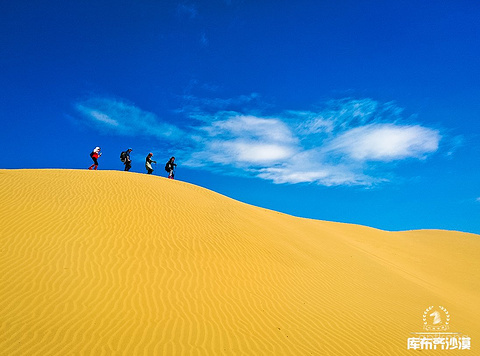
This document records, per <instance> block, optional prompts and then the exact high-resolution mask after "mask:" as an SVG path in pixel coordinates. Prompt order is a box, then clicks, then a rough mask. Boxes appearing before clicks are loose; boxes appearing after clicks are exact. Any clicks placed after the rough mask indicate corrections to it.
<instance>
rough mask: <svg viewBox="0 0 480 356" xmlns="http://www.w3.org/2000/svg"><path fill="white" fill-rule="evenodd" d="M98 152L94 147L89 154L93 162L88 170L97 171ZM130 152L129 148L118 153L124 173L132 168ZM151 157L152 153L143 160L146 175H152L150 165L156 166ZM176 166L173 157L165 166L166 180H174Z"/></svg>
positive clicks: (100, 153)
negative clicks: (123, 166)
mask: <svg viewBox="0 0 480 356" xmlns="http://www.w3.org/2000/svg"><path fill="white" fill-rule="evenodd" d="M100 151H101V149H100V147H95V148H94V149H93V151H92V152H91V153H90V157H91V158H92V160H93V164H92V165H91V166H90V167H88V169H90V170H91V169H94V170H97V168H98V158H100V156H101V155H102V152H100ZM132 151H133V150H132V149H131V148H128V149H127V150H126V151H122V153H120V160H121V161H122V162H123V164H124V165H125V171H129V170H130V168H132V160H131V159H130V152H132ZM152 157H153V153H152V152H150V153H149V154H148V155H147V157H146V158H145V168H146V169H147V174H152V173H153V167H152V163H155V164H157V161H154V160H153V159H152ZM176 166H177V164H176V163H175V157H171V158H170V159H169V160H168V162H167V163H166V164H165V171H167V172H168V178H170V179H174V177H175V167H176Z"/></svg>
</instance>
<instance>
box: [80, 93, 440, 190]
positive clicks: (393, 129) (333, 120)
mask: <svg viewBox="0 0 480 356" xmlns="http://www.w3.org/2000/svg"><path fill="white" fill-rule="evenodd" d="M183 99H184V104H185V105H184V107H183V108H181V109H180V110H177V111H176V115H184V116H186V119H187V120H188V119H189V120H190V121H191V126H190V127H188V128H185V125H184V127H183V129H182V128H180V127H178V126H175V125H171V124H168V123H166V122H165V121H164V120H161V119H160V118H159V117H157V116H156V115H155V114H153V113H149V112H146V111H143V110H141V109H139V108H137V107H136V106H134V105H132V104H128V103H125V102H123V101H119V100H111V99H104V98H93V99H90V100H87V101H84V102H81V103H78V104H77V105H76V108H77V110H78V112H79V113H81V114H82V117H83V119H84V121H86V122H88V123H90V124H92V125H94V126H95V127H97V126H98V127H101V128H102V129H108V130H110V131H111V132H113V133H116V134H119V135H132V136H136V135H149V136H153V137H157V138H166V137H168V138H169V140H172V141H176V142H177V143H178V146H179V150H181V152H179V153H181V155H182V156H183V157H182V163H183V165H185V166H190V167H197V168H202V167H208V169H217V170H220V171H223V172H226V173H227V172H228V173H233V174H239V175H242V174H248V175H250V176H251V175H254V176H256V177H258V178H261V179H266V180H270V181H272V182H274V183H277V184H284V183H290V184H295V183H316V184H321V185H326V186H332V185H364V186H368V185H372V184H377V183H380V182H385V181H386V180H387V179H385V178H384V176H383V173H379V172H380V171H379V170H378V169H381V172H384V171H386V170H387V171H388V167H389V166H388V163H389V162H391V161H395V160H402V159H407V158H414V159H425V158H426V157H428V155H430V154H432V153H434V152H436V151H437V150H438V148H439V142H440V140H441V139H442V137H441V135H440V133H439V131H438V130H435V129H432V128H428V127H425V126H422V125H419V124H416V125H414V124H405V123H403V119H402V116H401V114H402V110H401V109H400V108H398V107H396V106H395V105H394V104H393V103H385V104H381V103H379V102H376V101H374V100H371V99H362V100H352V99H342V100H337V101H330V102H328V103H326V105H325V107H324V108H321V109H319V110H314V111H305V110H304V111H300V110H297V111H286V112H283V113H280V114H276V115H262V114H259V111H260V109H259V108H262V103H260V99H259V96H258V94H251V95H247V96H245V95H244V96H240V97H235V98H229V99H219V98H214V99H199V98H196V97H193V96H188V97H186V96H185V97H183ZM252 105H253V106H254V109H252ZM264 107H265V106H263V108H264ZM255 109H257V110H255ZM183 122H184V121H183ZM180 147H182V148H180ZM372 161H374V164H373V165H372V164H371V163H370V162H372Z"/></svg>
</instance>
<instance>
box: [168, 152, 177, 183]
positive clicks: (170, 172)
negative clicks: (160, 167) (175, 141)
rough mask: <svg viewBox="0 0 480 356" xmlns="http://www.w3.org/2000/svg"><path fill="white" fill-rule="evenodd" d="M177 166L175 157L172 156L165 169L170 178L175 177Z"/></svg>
mask: <svg viewBox="0 0 480 356" xmlns="http://www.w3.org/2000/svg"><path fill="white" fill-rule="evenodd" d="M176 166H177V165H176V164H175V157H172V158H170V160H169V161H168V162H167V164H166V165H165V170H166V171H167V172H168V178H169V179H174V176H175V172H174V170H175V167H176Z"/></svg>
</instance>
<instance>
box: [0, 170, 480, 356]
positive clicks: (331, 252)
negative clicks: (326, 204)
mask: <svg viewBox="0 0 480 356" xmlns="http://www.w3.org/2000/svg"><path fill="white" fill-rule="evenodd" d="M0 201H1V205H0V354H1V355H81V354H83V355H120V354H122V355H137V354H138V355H143V354H145V355H217V354H225V355H403V354H412V353H415V351H412V350H407V339H408V338H409V337H411V335H412V332H420V331H422V327H423V321H422V315H423V313H424V311H425V309H426V308H427V307H429V306H433V305H438V306H444V307H445V308H446V309H448V312H449V314H450V316H451V320H450V331H455V332H461V333H463V334H467V335H468V336H469V337H470V338H471V351H466V350H462V351H457V352H453V353H455V354H457V353H458V354H470V355H474V354H476V355H480V348H479V347H478V346H477V345H478V343H480V307H479V305H480V236H478V235H474V234H467V233H460V232H449V231H440V230H430V231H426V230H425V231H408V232H386V231H381V230H377V229H373V228H368V227H363V226H357V225H351V224H342V223H333V222H326V221H316V220H310V219H302V218H297V217H292V216H289V215H285V214H281V213H277V212H274V211H270V210H266V209H262V208H258V207H254V206H251V205H248V204H244V203H240V202H238V201H235V200H232V199H230V198H227V197H225V196H222V195H220V194H217V193H215V192H212V191H209V190H206V189H203V188H201V187H198V186H194V185H191V184H188V183H184V182H181V181H173V180H168V179H165V178H161V177H156V176H148V175H145V174H136V173H127V172H116V171H87V170H85V171H83V170H82V171H76V170H0ZM424 353H425V352H424ZM445 353H446V354H451V351H438V350H436V351H428V352H426V354H432V355H438V354H445Z"/></svg>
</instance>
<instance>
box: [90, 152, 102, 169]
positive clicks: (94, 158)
mask: <svg viewBox="0 0 480 356" xmlns="http://www.w3.org/2000/svg"><path fill="white" fill-rule="evenodd" d="M101 155H102V153H101V152H100V147H95V148H94V149H93V151H92V152H91V153H90V157H91V158H92V159H93V164H92V165H91V166H90V167H88V169H92V168H93V169H94V170H97V168H98V161H97V159H98V157H100V156H101Z"/></svg>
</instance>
